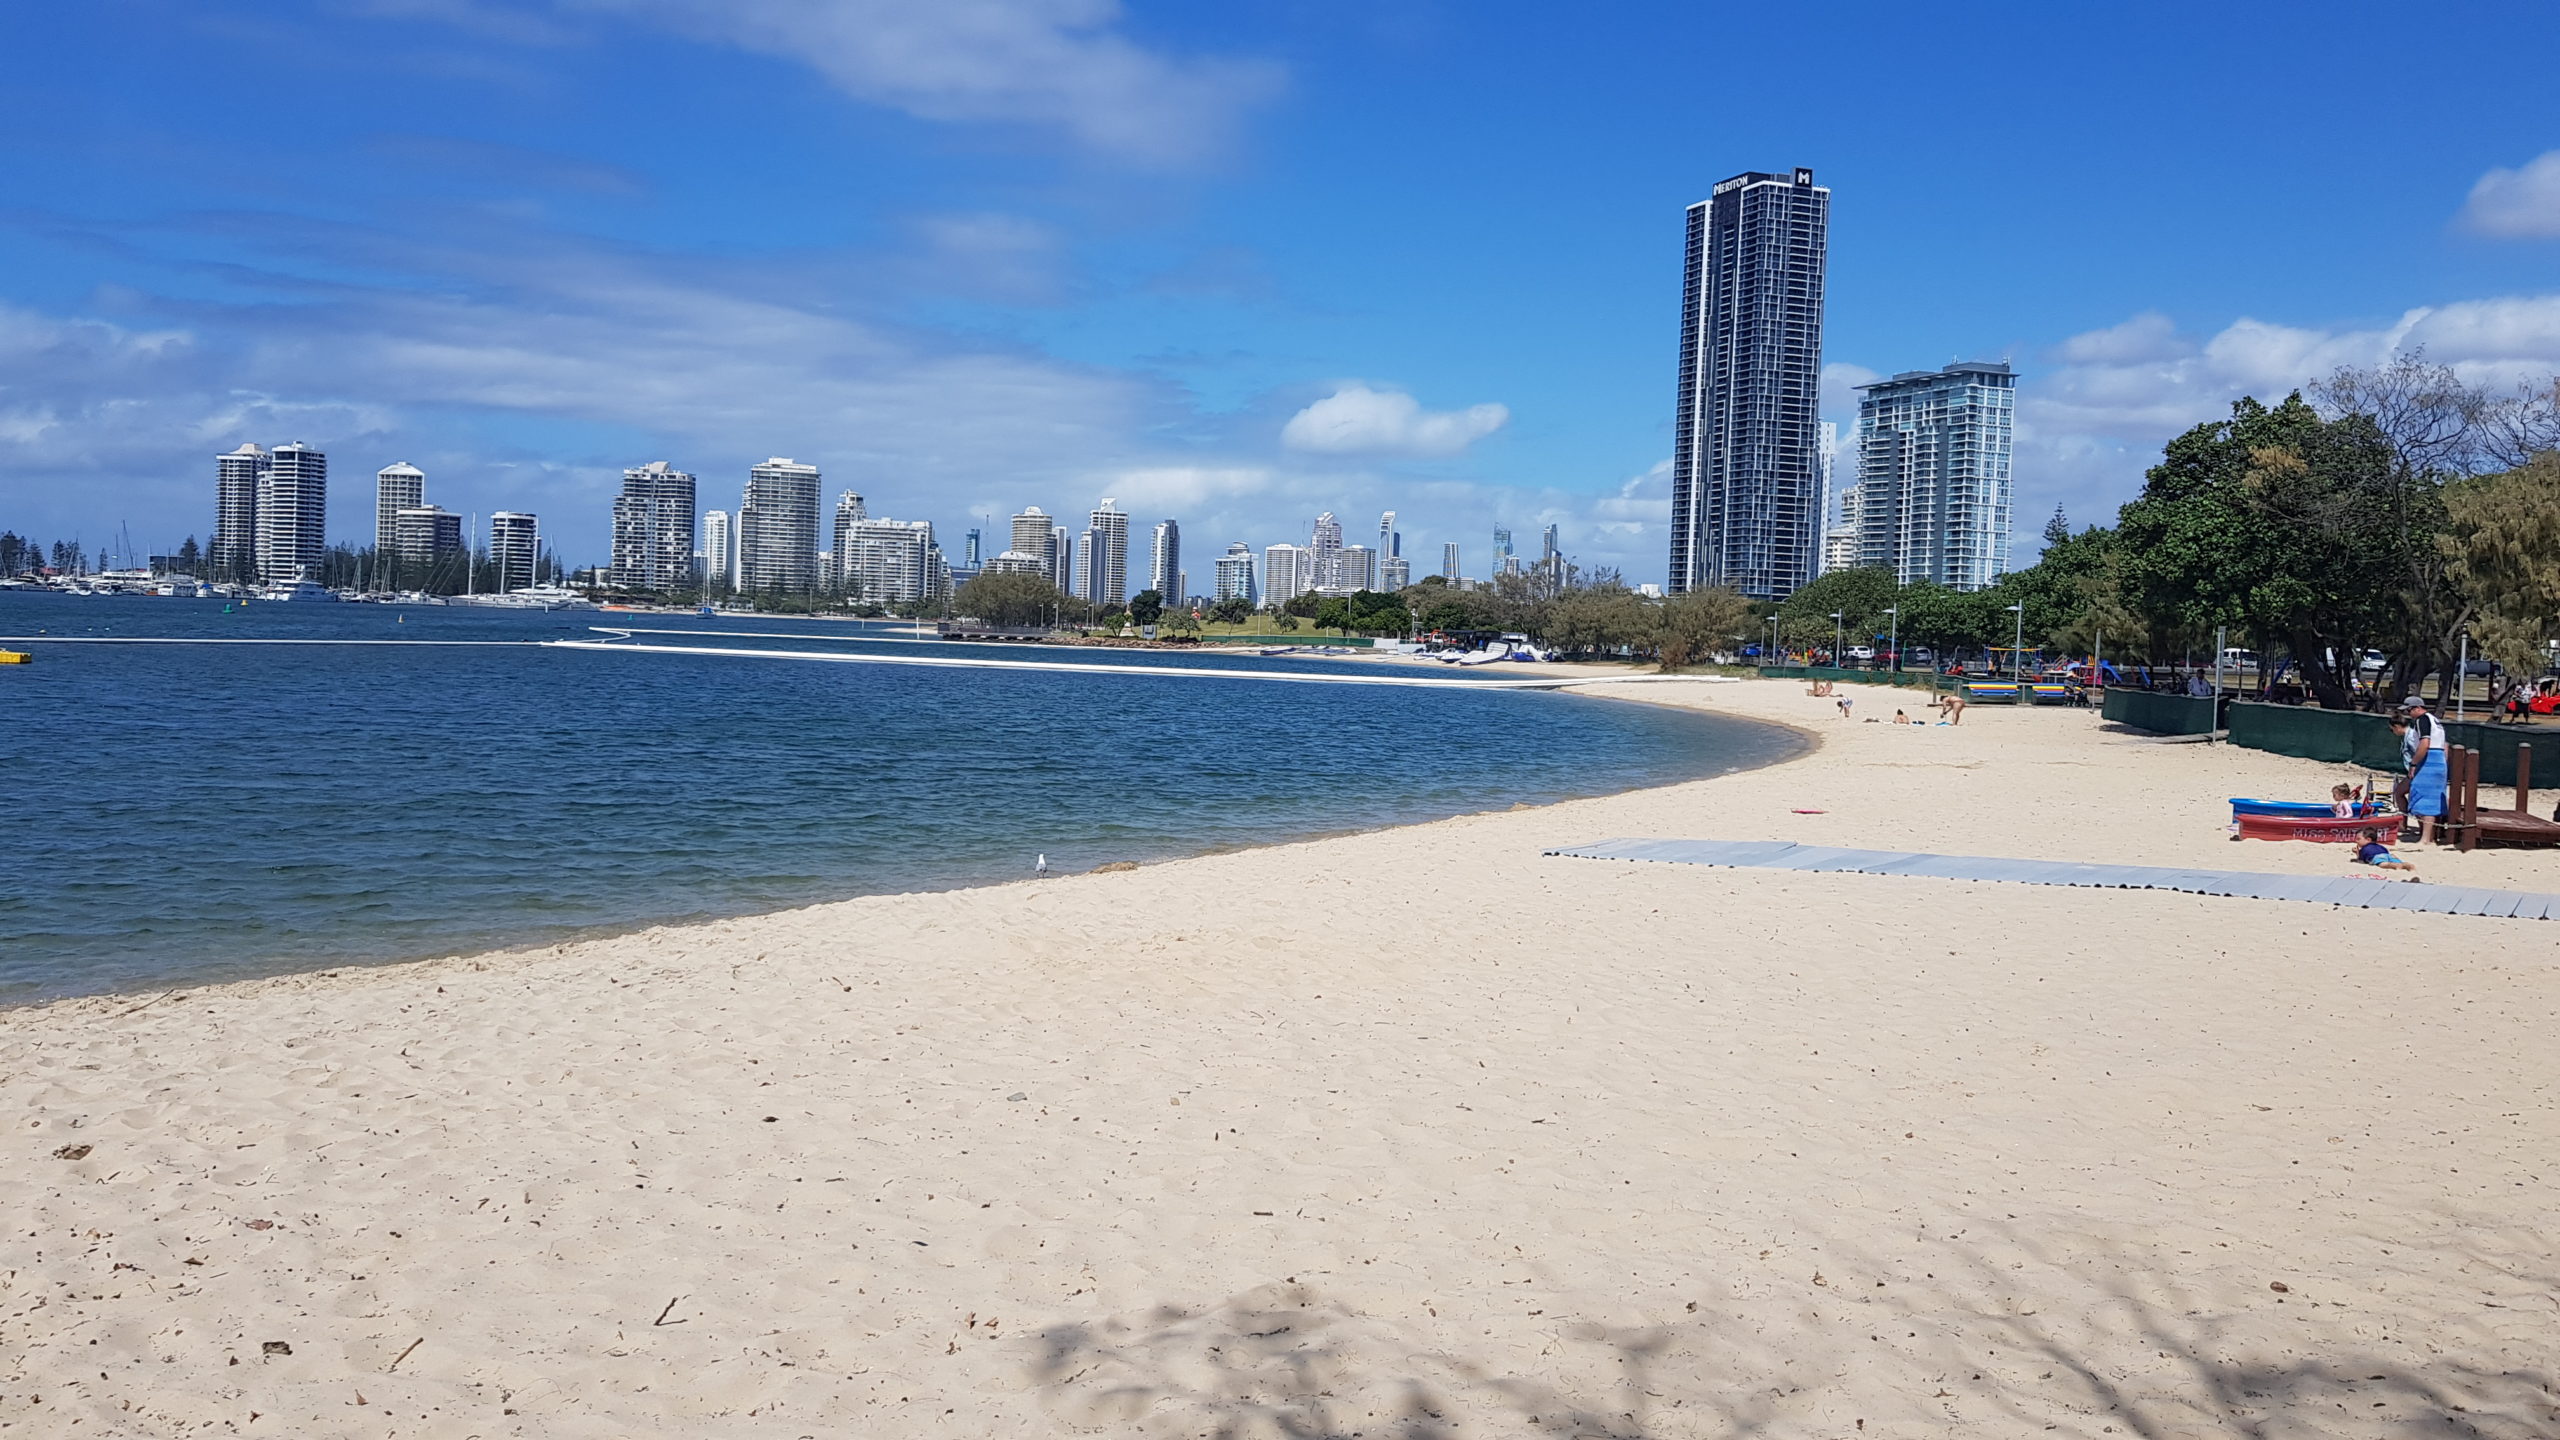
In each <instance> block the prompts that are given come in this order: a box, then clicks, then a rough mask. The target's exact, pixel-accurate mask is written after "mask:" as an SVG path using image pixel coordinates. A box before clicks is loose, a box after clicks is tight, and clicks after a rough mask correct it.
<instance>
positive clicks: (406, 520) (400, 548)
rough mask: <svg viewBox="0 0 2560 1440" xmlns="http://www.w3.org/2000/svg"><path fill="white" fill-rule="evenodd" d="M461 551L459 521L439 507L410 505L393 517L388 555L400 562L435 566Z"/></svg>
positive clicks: (451, 513)
mask: <svg viewBox="0 0 2560 1440" xmlns="http://www.w3.org/2000/svg"><path fill="white" fill-rule="evenodd" d="M461 549H462V517H461V516H459V515H456V514H454V513H453V512H452V511H450V510H447V509H445V508H444V507H443V506H441V505H412V506H410V507H409V508H407V509H405V510H402V511H401V512H400V513H399V514H398V515H395V516H393V517H392V523H391V552H390V553H392V554H394V555H397V556H399V557H400V558H401V559H403V560H423V561H428V562H434V561H437V560H441V559H443V558H444V557H445V556H447V555H453V554H458V553H460V551H461ZM413 578H414V577H413Z"/></svg>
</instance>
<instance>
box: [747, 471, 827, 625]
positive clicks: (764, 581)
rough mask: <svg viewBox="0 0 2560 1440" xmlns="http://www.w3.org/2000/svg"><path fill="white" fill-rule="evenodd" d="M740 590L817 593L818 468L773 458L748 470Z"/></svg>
mask: <svg viewBox="0 0 2560 1440" xmlns="http://www.w3.org/2000/svg"><path fill="white" fill-rule="evenodd" d="M738 588H739V589H741V590H748V591H754V592H758V593H764V592H769V591H778V592H781V593H784V594H805V593H807V592H809V591H813V590H815V589H817V588H818V467H817V466H815V465H803V464H801V463H800V462H798V461H796V460H792V459H788V458H785V457H782V456H775V457H774V458H773V459H770V460H767V461H765V462H764V463H763V464H761V465H758V466H755V467H754V468H752V469H750V470H748V471H747V489H746V497H745V499H744V501H743V502H742V503H741V504H740V505H739V506H738Z"/></svg>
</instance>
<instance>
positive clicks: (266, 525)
mask: <svg viewBox="0 0 2560 1440" xmlns="http://www.w3.org/2000/svg"><path fill="white" fill-rule="evenodd" d="M257 524H258V541H257V545H258V578H259V579H260V580H263V581H266V582H268V583H270V584H273V583H276V582H278V581H284V580H298V579H303V578H306V576H305V573H304V572H306V571H308V570H310V569H311V568H312V567H313V566H316V565H318V564H319V563H320V557H321V556H323V555H325V554H327V553H328V549H329V541H328V537H327V529H328V524H329V457H328V456H326V455H323V454H322V453H320V452H319V451H317V450H314V449H312V448H311V447H310V446H308V445H304V444H301V443H299V442H296V443H294V444H291V445H279V446H277V447H276V448H275V449H273V450H271V451H269V452H268V453H267V463H266V468H264V469H262V470H260V471H259V472H258V521H257Z"/></svg>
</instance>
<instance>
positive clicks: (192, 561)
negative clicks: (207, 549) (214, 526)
mask: <svg viewBox="0 0 2560 1440" xmlns="http://www.w3.org/2000/svg"><path fill="white" fill-rule="evenodd" d="M177 561H178V573H179V574H181V575H193V574H195V573H196V569H197V567H198V566H200V565H202V564H203V563H204V552H203V551H202V550H199V549H197V548H196V537H194V536H193V535H190V536H188V537H187V540H186V543H185V544H183V545H180V546H179V547H178V554H177ZM8 568H9V567H8V563H7V562H6V561H5V560H0V571H6V570H7V569H8Z"/></svg>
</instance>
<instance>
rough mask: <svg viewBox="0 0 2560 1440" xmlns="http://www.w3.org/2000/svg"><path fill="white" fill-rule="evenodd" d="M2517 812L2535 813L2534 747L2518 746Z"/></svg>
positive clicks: (2521, 813)
mask: <svg viewBox="0 0 2560 1440" xmlns="http://www.w3.org/2000/svg"><path fill="white" fill-rule="evenodd" d="M2516 813H2517V814H2519V815H2530V814H2532V813H2533V747H2532V746H2531V745H2518V746H2517V747H2516Z"/></svg>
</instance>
